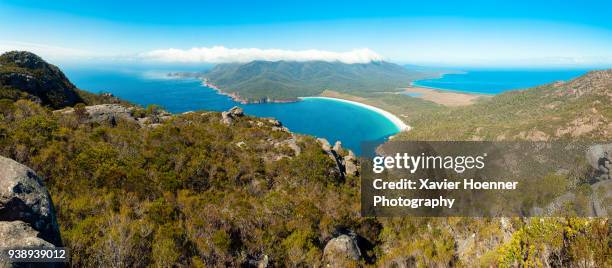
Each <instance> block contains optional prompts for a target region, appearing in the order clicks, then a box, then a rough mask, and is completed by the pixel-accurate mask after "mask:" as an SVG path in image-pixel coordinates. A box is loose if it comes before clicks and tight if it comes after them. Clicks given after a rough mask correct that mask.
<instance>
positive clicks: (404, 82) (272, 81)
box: [169, 61, 439, 103]
mask: <svg viewBox="0 0 612 268" xmlns="http://www.w3.org/2000/svg"><path fill="white" fill-rule="evenodd" d="M169 75H171V76H181V77H198V78H200V79H202V80H203V81H204V84H205V85H206V86H208V87H211V88H214V89H216V90H218V91H219V92H220V93H222V94H226V95H228V96H230V97H232V98H233V99H234V100H236V101H239V102H242V103H264V102H290V101H297V100H298V98H299V97H308V96H317V95H320V94H321V93H322V92H323V91H325V90H334V91H337V92H343V93H353V92H364V93H365V92H370V93H371V92H381V91H385V92H395V91H401V90H402V89H401V88H402V87H406V86H408V85H409V84H410V82H411V81H413V80H417V79H424V78H431V77H436V76H437V75H439V73H436V72H435V71H432V70H412V69H407V68H405V67H402V66H400V65H397V64H394V63H389V62H385V61H372V62H369V63H359V64H347V63H342V62H326V61H306V62H296V61H252V62H248V63H227V64H219V65H217V66H215V67H214V68H213V69H211V70H210V71H208V72H205V73H201V74H197V73H172V74H169Z"/></svg>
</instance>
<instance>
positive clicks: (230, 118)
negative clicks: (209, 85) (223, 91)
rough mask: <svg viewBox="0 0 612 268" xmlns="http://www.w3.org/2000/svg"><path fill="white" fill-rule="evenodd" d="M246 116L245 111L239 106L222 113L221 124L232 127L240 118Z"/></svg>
mask: <svg viewBox="0 0 612 268" xmlns="http://www.w3.org/2000/svg"><path fill="white" fill-rule="evenodd" d="M242 116H244V111H243V110H242V108H240V107H238V106H234V107H232V108H231V109H229V110H228V111H225V112H221V123H223V124H226V125H231V124H232V123H234V120H236V118H238V117H242Z"/></svg>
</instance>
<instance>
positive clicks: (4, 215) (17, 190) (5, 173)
mask: <svg viewBox="0 0 612 268" xmlns="http://www.w3.org/2000/svg"><path fill="white" fill-rule="evenodd" d="M15 221H20V222H22V223H24V224H27V225H28V226H29V227H30V228H31V229H32V230H34V231H36V232H38V233H39V234H38V235H37V236H38V237H39V238H42V239H43V240H45V241H47V242H49V243H51V244H53V245H56V246H60V245H61V244H62V242H61V238H60V233H59V227H58V225H57V221H56V219H55V211H54V208H53V204H52V202H51V197H50V196H49V192H47V189H46V188H45V187H44V186H43V184H42V180H41V179H40V178H39V177H38V176H36V174H35V173H34V171H32V170H31V169H30V168H28V167H26V166H24V165H22V164H19V163H17V162H15V161H13V160H11V159H8V158H5V157H0V223H3V224H4V226H5V228H9V227H10V228H17V227H15V226H12V225H11V226H8V227H7V225H6V224H7V223H6V222H15ZM4 230H9V229H4ZM10 230H13V229H10ZM15 230H16V229H15ZM23 235H26V234H23ZM15 236H17V234H15ZM0 237H2V238H3V239H4V238H5V237H6V236H0ZM3 239H0V240H3Z"/></svg>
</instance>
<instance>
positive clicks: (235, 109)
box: [228, 106, 244, 117]
mask: <svg viewBox="0 0 612 268" xmlns="http://www.w3.org/2000/svg"><path fill="white" fill-rule="evenodd" d="M228 112H229V114H230V115H231V116H232V117H240V116H243V115H244V111H243V110H242V108H240V107H238V106H234V107H232V108H231V109H229V111H228Z"/></svg>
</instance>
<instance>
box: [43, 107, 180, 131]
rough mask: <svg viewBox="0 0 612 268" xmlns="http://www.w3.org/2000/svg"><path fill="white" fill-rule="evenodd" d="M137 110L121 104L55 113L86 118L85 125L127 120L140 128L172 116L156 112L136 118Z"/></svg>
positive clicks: (110, 123) (63, 110)
mask: <svg viewBox="0 0 612 268" xmlns="http://www.w3.org/2000/svg"><path fill="white" fill-rule="evenodd" d="M135 110H136V108H134V107H127V106H124V105H121V104H99V105H91V106H83V107H81V108H79V107H78V105H77V106H76V107H75V108H64V109H61V110H56V111H54V113H56V114H60V115H73V114H77V115H78V116H81V117H84V118H83V121H82V122H83V123H98V124H109V125H112V126H114V125H116V124H117V122H118V121H119V120H125V121H127V122H131V123H138V124H139V125H140V126H155V125H156V124H159V123H161V122H163V121H165V120H168V119H170V118H171V117H172V115H171V114H170V113H168V112H166V111H164V110H156V111H155V112H154V113H153V114H148V115H146V116H143V117H136V116H134V111H135Z"/></svg>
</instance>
